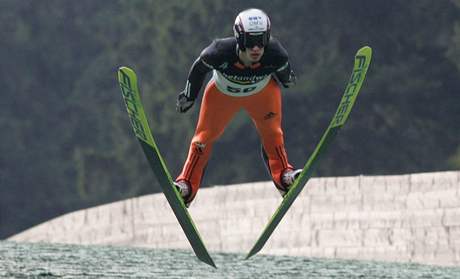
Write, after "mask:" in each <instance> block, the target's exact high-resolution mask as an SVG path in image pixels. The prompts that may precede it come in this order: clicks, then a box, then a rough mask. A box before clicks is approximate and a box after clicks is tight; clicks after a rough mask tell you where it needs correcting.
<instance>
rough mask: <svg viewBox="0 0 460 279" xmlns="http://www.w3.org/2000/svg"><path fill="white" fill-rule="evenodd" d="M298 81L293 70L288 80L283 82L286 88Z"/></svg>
mask: <svg viewBox="0 0 460 279" xmlns="http://www.w3.org/2000/svg"><path fill="white" fill-rule="evenodd" d="M296 82H297V77H296V75H295V73H294V71H293V70H291V71H290V72H289V78H288V80H287V81H284V82H282V83H283V87H284V88H289V87H290V86H293V85H295V84H296Z"/></svg>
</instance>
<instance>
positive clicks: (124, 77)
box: [118, 67, 216, 267]
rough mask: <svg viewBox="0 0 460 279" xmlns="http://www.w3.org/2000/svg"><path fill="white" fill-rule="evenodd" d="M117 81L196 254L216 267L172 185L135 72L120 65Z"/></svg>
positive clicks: (128, 109) (157, 173) (157, 174)
mask: <svg viewBox="0 0 460 279" xmlns="http://www.w3.org/2000/svg"><path fill="white" fill-rule="evenodd" d="M118 82H119V85H120V88H121V91H122V94H123V100H124V102H125V105H126V109H127V111H128V115H129V119H130V121H131V125H132V127H133V130H134V133H135V135H136V137H137V139H138V140H139V142H140V144H141V147H142V150H143V151H144V154H145V156H146V157H147V160H148V162H149V165H150V168H151V169H152V171H153V172H154V174H155V176H156V178H157V180H158V183H159V185H160V186H161V188H162V190H163V193H164V194H165V196H166V199H167V201H168V203H169V205H170V206H171V208H172V210H173V212H174V215H175V216H176V218H177V220H178V221H179V224H180V225H181V227H182V230H183V231H184V233H185V235H186V237H187V239H188V241H189V243H190V245H191V246H192V249H193V251H194V252H195V255H196V256H197V257H198V259H200V260H201V261H203V262H204V263H206V264H209V265H211V266H213V267H216V265H215V264H214V261H213V260H212V258H211V256H210V255H209V253H208V251H207V249H206V247H205V246H204V243H203V241H202V239H201V237H200V235H199V233H198V230H197V229H196V226H195V224H194V222H193V220H192V218H191V217H190V215H189V214H188V211H187V209H186V208H185V204H184V202H183V200H182V197H181V196H180V193H179V192H178V191H177V189H176V188H175V187H174V186H173V182H172V178H171V175H170V173H169V171H168V168H167V167H166V163H165V161H164V159H163V157H162V156H161V154H160V151H159V149H158V147H157V145H156V143H155V140H154V138H153V135H152V132H151V130H150V127H149V125H148V122H147V117H146V115H145V112H144V108H143V106H142V102H141V99H140V94H139V89H138V86H137V76H136V74H135V72H134V71H133V70H131V69H130V68H128V67H120V69H119V70H118Z"/></svg>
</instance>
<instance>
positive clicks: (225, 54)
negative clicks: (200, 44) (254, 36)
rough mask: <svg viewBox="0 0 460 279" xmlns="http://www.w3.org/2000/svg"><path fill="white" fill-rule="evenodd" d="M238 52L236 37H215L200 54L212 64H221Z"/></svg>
mask: <svg viewBox="0 0 460 279" xmlns="http://www.w3.org/2000/svg"><path fill="white" fill-rule="evenodd" d="M235 53H236V39H235V38H234V37H228V38H220V39H214V40H213V41H212V42H211V44H210V45H209V46H207V47H206V48H205V49H204V50H203V51H202V52H201V54H200V58H201V60H202V61H204V62H205V63H206V64H209V65H211V66H213V67H214V66H216V65H220V64H221V63H222V61H225V60H229V59H230V58H231V57H232V56H235Z"/></svg>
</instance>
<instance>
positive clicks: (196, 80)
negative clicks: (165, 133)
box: [176, 43, 214, 113]
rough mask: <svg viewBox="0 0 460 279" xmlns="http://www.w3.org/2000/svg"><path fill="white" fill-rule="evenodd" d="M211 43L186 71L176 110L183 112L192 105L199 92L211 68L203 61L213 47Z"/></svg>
mask: <svg viewBox="0 0 460 279" xmlns="http://www.w3.org/2000/svg"><path fill="white" fill-rule="evenodd" d="M213 45H214V43H212V44H211V45H210V46H208V47H207V48H205V49H204V50H203V51H202V52H201V55H200V57H198V58H197V59H196V60H195V62H193V64H192V67H191V68H190V71H189V73H188V77H187V82H186V84H185V89H184V90H183V91H182V92H181V93H180V94H179V96H178V97H177V103H176V109H177V111H178V112H181V113H184V112H186V111H188V110H189V109H190V108H191V107H192V106H193V104H194V102H195V99H196V98H197V97H198V94H199V93H200V90H201V86H202V85H203V82H204V79H205V78H206V74H207V73H208V72H210V71H211V70H212V69H213V67H212V66H211V65H210V64H208V63H207V62H205V60H207V59H208V57H209V53H210V52H211V51H212V49H213Z"/></svg>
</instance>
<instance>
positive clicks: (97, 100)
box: [0, 0, 460, 237]
mask: <svg viewBox="0 0 460 279" xmlns="http://www.w3.org/2000/svg"><path fill="white" fill-rule="evenodd" d="M458 3H459V2H458V1H450V2H449V1H429V0H422V1H415V0H410V1H394V0H392V1H364V0H353V1H346V2H343V3H342V2H338V1H331V0H325V1H315V0H310V1H287V2H286V1H271V2H270V4H267V1H242V0H240V1H232V2H230V3H228V2H224V1H222V0H219V1H200V0H193V1H166V2H165V1H140V0H135V1H134V0H133V1H127V0H113V1H112V0H111V1H109V0H104V1H90V0H82V1H74V2H71V1H58V0H45V1H31V0H25V1H15V0H4V1H1V2H0V22H2V28H0V35H1V37H2V38H3V39H2V43H1V46H2V48H1V49H2V51H1V52H0V61H2V67H0V74H1V77H2V78H1V79H0V86H1V88H2V89H3V93H2V99H1V102H0V129H1V131H2V137H1V140H0V141H1V144H0V154H2V155H1V156H0V237H2V236H7V235H10V234H12V233H14V232H17V231H18V230H21V229H25V228H27V227H28V226H30V225H32V224H36V223H38V222H41V221H44V220H46V219H48V218H51V217H53V216H56V215H59V214H62V213H65V212H68V211H71V210H75V209H78V208H83V207H88V206H93V205H97V204H100V203H104V202H109V201H114V200H119V199H124V198H127V197H133V196H138V195H142V194H146V193H152V192H158V191H160V189H159V188H158V186H157V185H156V182H155V178H154V177H153V175H152V174H151V172H150V170H149V169H148V165H147V163H146V161H145V159H144V157H143V154H142V152H141V150H140V147H139V146H138V143H137V142H136V140H135V138H134V136H133V133H132V131H131V128H130V125H129V121H128V118H127V115H126V112H125V108H124V107H123V104H122V100H121V95H120V91H119V88H118V85H117V83H116V70H117V68H118V67H119V66H121V65H127V66H130V67H132V68H133V69H135V70H136V72H137V73H138V75H139V79H140V80H139V83H140V89H141V94H142V98H143V101H144V105H145V108H146V112H147V116H148V118H149V122H150V125H151V126H152V129H153V132H154V134H155V137H156V140H157V143H158V145H159V147H160V149H161V151H162V153H163V155H164V157H165V159H166V162H167V164H168V166H169V167H170V169H171V173H172V175H173V176H175V175H176V174H177V173H178V172H179V171H180V169H181V167H182V164H183V162H184V160H185V156H186V153H187V151H188V147H189V141H190V139H191V136H192V134H193V132H194V128H195V124H196V120H197V116H198V111H199V103H197V104H196V106H195V107H194V108H193V109H192V111H191V112H190V113H187V114H185V115H180V114H177V113H176V112H175V100H176V96H177V94H178V92H180V91H181V90H182V89H183V87H184V85H185V80H186V76H187V73H188V70H189V68H190V66H191V64H192V63H193V61H194V60H195V59H196V57H197V56H198V55H199V53H200V51H201V50H202V49H203V48H204V47H205V46H207V45H208V44H209V43H210V42H211V40H212V39H213V38H217V37H224V36H231V35H232V24H233V20H234V17H235V16H236V14H237V13H238V11H239V10H241V9H244V8H247V7H253V6H255V7H262V8H264V9H265V10H266V11H267V12H268V14H269V15H270V17H271V21H272V26H273V29H272V34H273V35H274V36H275V37H278V38H279V39H280V40H281V41H282V43H283V44H284V46H285V47H286V48H287V50H288V51H289V53H290V60H291V63H292V65H293V67H294V69H295V70H296V72H297V75H298V84H297V85H296V86H295V87H293V88H290V89H287V90H284V91H285V92H284V93H283V94H284V99H283V105H284V115H283V121H284V130H285V135H286V146H287V150H288V153H289V156H290V159H291V161H292V162H293V163H294V164H295V165H298V166H300V165H303V164H304V163H305V160H306V159H307V157H308V155H309V152H311V151H312V149H313V148H314V146H315V145H316V143H317V142H318V140H319V137H320V135H321V133H322V131H323V129H324V128H326V126H327V125H328V121H329V119H330V117H331V116H332V114H333V113H334V110H335V108H336V106H337V103H338V101H339V98H340V96H341V94H342V92H343V90H344V88H343V86H344V85H345V83H346V81H347V78H348V77H349V76H348V75H349V74H350V73H349V71H350V70H351V67H352V64H351V63H352V61H353V55H354V53H355V51H356V50H357V49H358V48H359V47H361V46H363V45H370V46H371V47H372V48H373V50H374V55H373V64H372V65H371V67H370V69H369V73H368V80H367V81H366V82H365V84H364V87H363V90H362V94H361V95H360V97H359V98H358V101H357V102H358V104H357V106H356V108H355V110H354V112H353V113H352V115H351V119H350V121H349V122H348V123H347V125H346V127H345V128H344V130H343V131H342V135H341V136H340V139H339V140H337V141H336V142H335V143H334V145H333V146H332V148H331V150H330V153H329V156H326V157H325V160H324V161H322V162H321V164H320V166H319V169H318V175H331V176H338V175H353V174H361V173H363V174H390V173H405V172H420V171H436V170H446V169H452V168H457V169H458V168H460V163H459V158H460V155H459V150H460V144H459V142H458V139H459V138H460V132H459V131H460V124H459V123H460V122H459V121H458V119H460V110H459V104H460V97H459V95H458V91H459V89H460V84H459V78H458V76H459V70H460V14H459V9H460V7H459V4H458ZM259 145H260V143H259V138H258V135H257V133H256V132H255V129H254V127H253V125H252V123H251V121H250V120H249V119H248V117H247V115H245V114H243V113H242V114H239V115H238V116H237V117H236V118H235V119H234V120H233V121H232V123H231V124H230V125H229V127H228V128H227V130H226V132H225V133H224V135H223V137H222V138H221V139H220V140H219V141H218V142H217V143H216V145H215V148H214V154H213V157H212V158H211V161H210V163H209V166H208V168H207V174H206V177H205V180H204V185H203V186H207V185H210V184H230V183H236V182H244V181H254V180H268V179H269V177H268V176H267V175H266V172H265V169H264V166H263V164H262V162H261V160H260V155H259ZM223 162H225V163H223Z"/></svg>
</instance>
